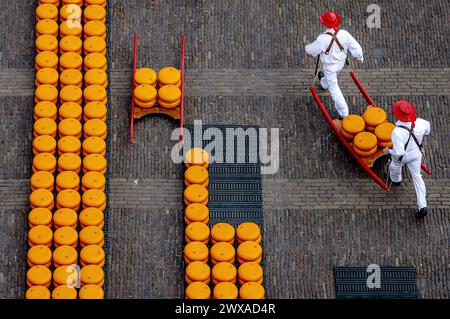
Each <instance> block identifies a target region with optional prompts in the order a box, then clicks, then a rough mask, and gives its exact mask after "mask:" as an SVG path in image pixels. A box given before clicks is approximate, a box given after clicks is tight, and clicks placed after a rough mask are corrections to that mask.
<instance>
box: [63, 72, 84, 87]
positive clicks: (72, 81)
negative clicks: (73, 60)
mask: <svg viewBox="0 0 450 319" xmlns="http://www.w3.org/2000/svg"><path fill="white" fill-rule="evenodd" d="M60 83H61V87H65V86H67V85H75V86H78V87H79V88H81V86H82V84H83V75H82V73H81V72H80V71H79V70H77V69H66V70H64V71H63V72H62V73H61V76H60Z"/></svg>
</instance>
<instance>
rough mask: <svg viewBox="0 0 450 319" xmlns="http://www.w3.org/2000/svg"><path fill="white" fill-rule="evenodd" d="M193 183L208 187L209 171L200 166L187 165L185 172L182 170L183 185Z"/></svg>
mask: <svg viewBox="0 0 450 319" xmlns="http://www.w3.org/2000/svg"><path fill="white" fill-rule="evenodd" d="M193 184H197V185H202V186H203V187H208V185H209V173H208V170H207V169H206V168H204V167H201V166H192V167H189V168H188V169H187V170H186V172H184V185H185V186H186V187H189V186H191V185H193Z"/></svg>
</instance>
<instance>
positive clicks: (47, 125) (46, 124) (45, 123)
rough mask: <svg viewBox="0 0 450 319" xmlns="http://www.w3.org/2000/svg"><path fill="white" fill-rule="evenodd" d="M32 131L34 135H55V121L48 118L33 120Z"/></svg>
mask: <svg viewBox="0 0 450 319" xmlns="http://www.w3.org/2000/svg"><path fill="white" fill-rule="evenodd" d="M33 129H34V133H35V137H36V136H39V135H50V136H52V137H55V136H56V129H57V126H56V122H55V121H53V120H52V119H49V118H41V119H39V120H37V121H36V122H34V127H33Z"/></svg>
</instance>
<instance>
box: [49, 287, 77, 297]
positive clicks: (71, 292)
mask: <svg viewBox="0 0 450 319" xmlns="http://www.w3.org/2000/svg"><path fill="white" fill-rule="evenodd" d="M52 299H60V300H72V299H77V290H76V289H75V288H73V287H72V286H70V287H69V286H67V285H61V286H58V287H56V288H55V289H53V291H52Z"/></svg>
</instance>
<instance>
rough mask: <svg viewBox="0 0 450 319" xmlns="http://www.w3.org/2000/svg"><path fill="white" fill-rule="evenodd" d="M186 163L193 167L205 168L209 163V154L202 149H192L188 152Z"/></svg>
mask: <svg viewBox="0 0 450 319" xmlns="http://www.w3.org/2000/svg"><path fill="white" fill-rule="evenodd" d="M184 162H185V163H187V164H191V166H195V165H198V166H204V165H205V164H207V163H208V162H209V155H208V152H207V151H205V150H203V149H201V148H195V147H194V148H191V149H190V150H189V151H187V153H186V155H185V158H184Z"/></svg>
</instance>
